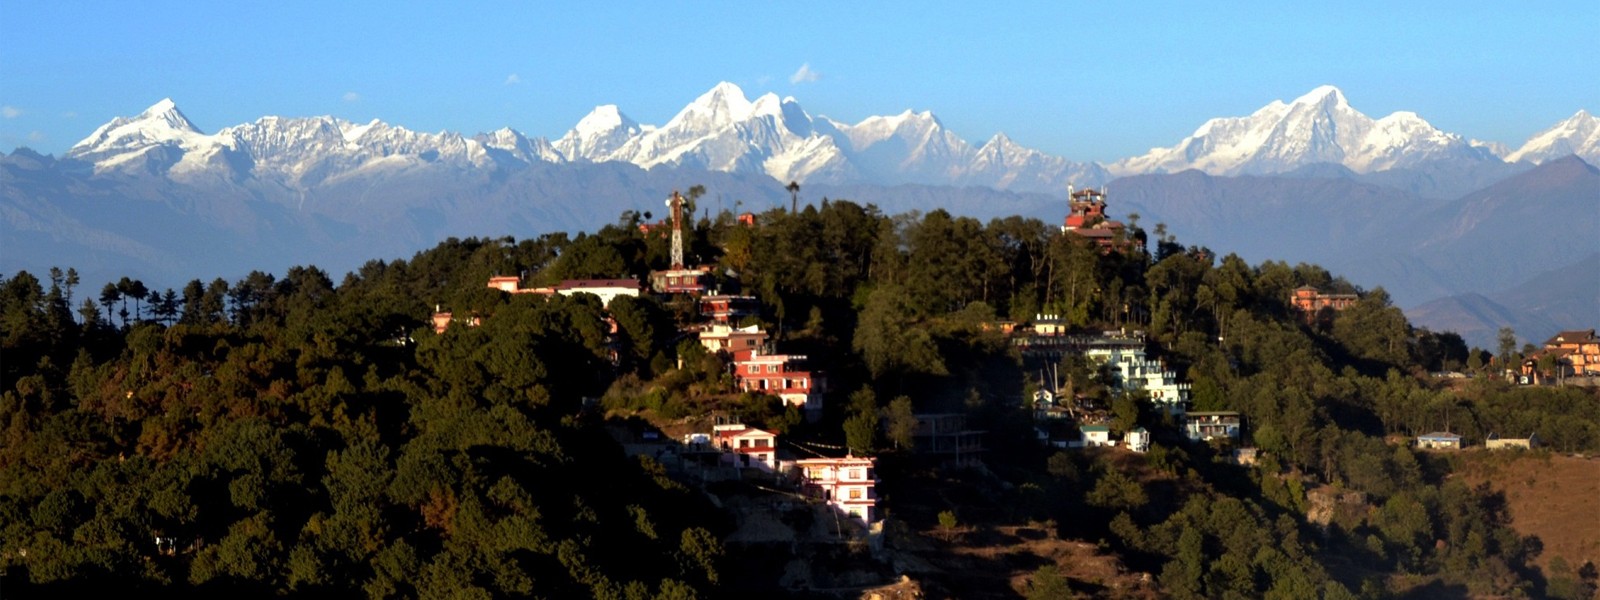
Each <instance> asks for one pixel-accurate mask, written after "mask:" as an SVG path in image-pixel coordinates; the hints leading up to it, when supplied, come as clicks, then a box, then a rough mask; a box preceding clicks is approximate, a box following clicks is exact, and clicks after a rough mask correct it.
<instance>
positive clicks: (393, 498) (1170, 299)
mask: <svg viewBox="0 0 1600 600" xmlns="http://www.w3.org/2000/svg"><path fill="white" fill-rule="evenodd" d="M788 189H789V191H790V192H791V203H790V204H789V206H779V207H772V208H770V209H768V210H765V211H763V212H760V213H755V212H743V211H740V210H738V208H739V206H738V204H737V203H735V206H736V209H735V210H721V211H717V212H716V213H713V212H712V211H710V210H708V209H701V208H699V205H700V204H701V203H702V200H704V198H705V196H706V190H705V189H703V188H700V187H699V186H694V187H691V188H689V189H688V190H687V191H686V192H685V193H678V192H674V193H673V194H672V195H671V196H670V197H669V198H668V199H667V200H666V205H665V211H664V216H663V217H661V218H659V219H658V218H655V216H654V215H653V214H652V212H651V211H627V212H625V213H623V214H622V215H620V216H619V218H618V221H617V222H616V223H615V224H613V225H608V226H606V227H604V228H602V229H601V230H599V231H596V232H583V233H577V234H575V235H569V234H566V233H552V234H546V235H542V236H539V237H536V238H532V239H524V240H516V239H513V238H499V239H465V240H462V239H453V238H452V239H449V240H446V241H444V242H442V243H441V244H440V245H439V246H438V247H436V248H434V249H431V250H428V251H424V252H420V253H418V254H417V255H416V256H414V257H413V258H411V259H409V260H394V261H384V260H373V261H369V262H368V263H367V264H366V265H364V266H363V267H362V268H361V269H359V270H357V271H355V272H352V273H349V274H348V275H346V276H345V277H344V278H343V279H342V280H341V281H339V282H338V283H337V284H336V283H335V281H334V279H333V278H332V277H329V276H328V274H326V273H324V272H322V271H321V270H320V269H318V268H316V267H314V266H307V267H296V268H294V269H291V270H289V271H288V272H287V273H286V274H285V275H284V276H283V277H282V278H281V279H280V278H278V277H277V276H274V275H271V274H267V273H261V272H256V273H252V274H250V275H249V276H247V277H245V278H242V279H240V280H238V281H234V282H229V281H226V280H223V279H217V280H214V281H211V282H209V283H206V282H202V281H199V280H195V281H191V282H190V283H189V285H187V286H185V287H184V288H183V290H182V291H181V292H177V291H173V290H166V291H165V292H160V293H158V292H156V291H154V290H146V289H143V288H144V286H143V284H142V283H139V282H137V281H135V280H130V279H125V280H124V281H122V282H117V283H111V284H107V285H106V286H105V288H103V290H102V292H101V294H100V295H99V296H98V297H96V298H82V297H81V295H80V296H79V300H81V302H77V301H74V294H75V287H76V286H78V285H79V284H80V282H79V281H78V277H77V276H76V273H75V272H74V271H71V270H70V269H69V270H68V271H65V272H62V271H60V270H53V271H52V272H51V273H50V274H49V275H48V277H46V278H45V279H40V278H38V277H36V276H34V275H32V274H28V273H19V274H16V275H15V276H12V277H9V278H7V279H5V280H4V281H0V317H3V318H0V324H3V325H4V328H5V329H4V331H3V333H4V335H3V336H0V338H3V341H4V345H3V347H0V350H3V352H4V355H3V360H0V375H3V377H4V381H3V383H4V388H3V389H4V393H3V395H0V400H3V402H0V427H3V431H0V433H3V434H4V436H5V442H4V443H3V444H0V569H3V571H0V573H3V574H4V585H5V586H7V587H6V591H7V592H12V591H16V592H17V593H19V594H23V595H36V596H53V595H82V594H104V593H113V592H116V593H126V592H129V591H131V592H133V593H138V594H141V595H156V594H166V595H173V594H175V595H178V596H197V597H200V596H203V597H213V596H217V595H246V596H271V595H301V594H310V595H331V596H341V597H348V596H363V595H364V596H366V597H369V598H390V597H418V596H427V597H457V596H460V597H597V598H622V599H635V598H638V599H643V598H710V597H728V596H738V597H793V598H880V599H882V598H919V597H920V598H1018V597H1027V598H1064V597H1098V598H1165V597H1175V598H1207V597H1271V598H1395V597H1413V596H1428V595H1445V596H1482V597H1489V596H1541V595H1542V596H1548V597H1561V598H1583V597H1586V594H1592V593H1593V591H1594V589H1595V587H1596V575H1595V567H1594V563H1595V562H1596V561H1600V548H1597V547H1595V546H1594V545H1593V544H1592V543H1590V542H1592V540H1593V539H1600V531H1597V530H1596V528H1595V527H1592V526H1587V525H1586V523H1588V522H1592V520H1585V519H1584V518H1583V517H1582V516H1581V515H1583V514H1584V512H1583V511H1584V510H1592V506H1587V505H1585V504H1584V502H1586V501H1587V500H1586V499H1589V498H1592V497H1593V494H1590V493H1589V492H1586V491H1584V490H1587V489H1588V488H1587V487H1584V486H1588V485H1591V484H1592V483H1593V482H1590V481H1588V480H1586V479H1585V478H1584V477H1583V476H1582V475H1581V474H1582V473H1587V472H1592V469H1593V465H1594V464H1595V463H1594V462H1593V460H1594V459H1592V458H1588V457H1592V456H1594V455H1595V454H1600V395H1597V389H1600V388H1597V387H1596V386H1595V385H1594V384H1595V375H1596V374H1595V369H1596V368H1600V341H1597V339H1596V336H1595V333H1594V331H1593V330H1587V331H1573V332H1563V333H1561V334H1560V335H1558V336H1555V337H1554V338H1553V339H1551V340H1549V341H1548V342H1547V343H1546V344H1545V345H1544V346H1543V347H1534V346H1531V345H1530V346H1525V347H1522V348H1518V347H1516V344H1515V342H1516V338H1515V336H1514V334H1513V335H1508V336H1505V337H1507V338H1508V341H1505V342H1503V343H1502V344H1501V347H1500V348H1498V349H1495V350H1497V351H1491V350H1486V349H1479V348H1468V347H1467V346H1466V344H1464V343H1463V342H1462V340H1461V338H1460V337H1459V336H1456V335H1454V334H1452V333H1449V332H1432V331H1428V330H1426V329H1419V328H1414V327H1412V326H1411V325H1410V324H1408V323H1407V322H1406V320H1405V318H1404V317H1403V315H1402V314H1401V313H1400V311H1399V310H1398V309H1397V308H1395V307H1394V306H1392V305H1391V303H1390V301H1389V299H1388V296H1387V295H1386V294H1385V293H1384V291H1383V290H1381V289H1371V290H1367V289H1362V288H1361V287H1359V286H1357V285H1355V284H1353V283H1351V282H1349V281H1346V280H1344V279H1342V278H1340V277H1338V276H1336V275H1334V274H1331V273H1329V272H1327V271H1326V270H1324V269H1322V268H1320V267H1317V266H1315V265H1305V264H1301V265H1293V266H1291V265H1288V264H1285V263H1282V262H1274V261H1267V262H1264V263H1261V264H1259V265H1254V266H1252V265H1250V264H1247V263H1246V262H1245V261H1244V260H1242V259H1240V258H1239V257H1238V256H1236V255H1233V254H1224V255H1222V256H1220V257H1219V255H1218V254H1219V253H1218V252H1215V251H1213V250H1212V249H1209V248H1205V247H1197V246H1185V245H1183V244H1181V243H1179V241H1178V240H1177V239H1176V237H1175V236H1172V235H1170V234H1169V233H1168V232H1167V231H1166V226H1165V225H1164V224H1159V223H1158V224H1156V225H1155V226H1154V227H1152V228H1151V229H1150V231H1148V232H1147V231H1146V230H1145V228H1144V227H1143V226H1142V225H1141V224H1140V222H1139V221H1140V218H1139V216H1138V215H1135V214H1128V215H1125V216H1124V217H1123V219H1122V220H1120V221H1119V220H1113V219H1111V218H1110V217H1109V215H1110V214H1111V212H1112V210H1113V208H1114V207H1113V206H1111V205H1110V204H1109V202H1110V200H1109V199H1108V198H1107V195H1106V193H1105V190H1103V189H1068V190H1067V191H1066V195H1065V197H1064V199H1063V200H1064V202H1063V204H1062V207H1061V208H1062V209H1061V213H1060V217H1059V218H1060V221H1059V224H1058V223H1057V222H1055V221H1054V219H1052V222H1048V223H1047V222H1044V221H1040V220H1038V219H1030V218H1023V217H1008V218H1005V219H995V220H992V221H990V222H988V223H982V222H979V221H977V220H976V219H972V218H968V217H960V216H955V215H951V214H949V213H948V212H945V211H943V210H933V211H930V212H928V213H926V214H921V213H910V214H904V215H896V216H889V215H884V214H882V213H881V212H879V211H878V209H877V208H876V207H874V206H872V205H870V204H858V203H855V202H852V201H849V200H829V199H822V201H820V202H817V203H814V204H813V203H805V204H802V203H801V202H800V201H799V186H798V184H793V185H791V186H790V187H789V188H788ZM77 305H81V306H77ZM75 306H77V307H76V311H74V307H75ZM1507 333H1509V332H1507ZM1513 472H1514V473H1519V475H1517V476H1515V477H1512V476H1508V475H1504V473H1513ZM1566 473H1579V474H1580V475H1579V476H1577V477H1575V478H1566V477H1567V476H1566V475H1561V474H1566ZM1545 477H1550V478H1552V479H1549V480H1546V479H1543V478H1545ZM1469 482H1470V483H1469ZM1519 486H1520V487H1519ZM1555 489H1559V490H1560V493H1546V492H1547V491H1548V490H1555ZM1572 490H1578V491H1576V492H1573V491H1572ZM1524 491H1527V493H1528V494H1530V495H1529V496H1526V497H1525V496H1523V495H1522V493H1523V492H1524ZM1595 491H1596V492H1600V490H1595ZM1525 498H1528V499H1527V500H1525ZM1564 511H1565V512H1564ZM1552 514H1554V515H1561V516H1560V517H1559V518H1557V519H1555V520H1551V519H1549V518H1546V517H1548V516H1549V515H1552ZM1550 522H1560V523H1564V525H1563V526H1559V527H1550V526H1548V523H1550ZM1541 523H1543V525H1541Z"/></svg>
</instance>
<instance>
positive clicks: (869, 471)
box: [795, 456, 878, 525]
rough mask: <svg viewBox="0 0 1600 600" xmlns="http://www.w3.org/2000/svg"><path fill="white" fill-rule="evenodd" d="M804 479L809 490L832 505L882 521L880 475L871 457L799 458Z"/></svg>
mask: <svg viewBox="0 0 1600 600" xmlns="http://www.w3.org/2000/svg"><path fill="white" fill-rule="evenodd" d="M795 466H796V467H798V468H799V469H800V482H801V485H802V486H804V487H805V489H806V491H808V492H809V493H811V494H813V495H815V496H817V497H820V498H822V499H823V500H825V501H826V502H827V503H828V505H829V506H832V507H834V508H835V509H838V510H839V511H840V512H842V513H845V514H847V515H850V516H852V517H855V518H856V519H859V520H860V521H861V523H862V524H864V525H866V524H871V523H872V522H873V521H876V520H878V492H877V486H878V474H877V469H876V460H875V459H873V458H871V457H862V456H846V457H844V458H808V459H803V460H797V461H795Z"/></svg>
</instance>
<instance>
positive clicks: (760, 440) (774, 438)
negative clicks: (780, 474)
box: [711, 423, 778, 473]
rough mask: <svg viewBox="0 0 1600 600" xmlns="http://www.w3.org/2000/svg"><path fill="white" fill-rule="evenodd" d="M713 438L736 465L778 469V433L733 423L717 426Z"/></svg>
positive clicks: (713, 431)
mask: <svg viewBox="0 0 1600 600" xmlns="http://www.w3.org/2000/svg"><path fill="white" fill-rule="evenodd" d="M711 439H712V443H713V444H714V445H716V447H717V449H719V450H722V451H723V452H724V453H725V454H724V456H726V457H727V458H728V459H729V460H731V461H733V463H734V466H737V467H740V468H752V469H760V470H762V471H766V472H768V473H772V472H776V471H777V470H778V434H775V433H772V432H770V431H765V430H761V429H756V428H754V427H746V426H744V425H743V424H739V423H733V424H728V425H717V426H715V427H714V428H713V430H712V432H711Z"/></svg>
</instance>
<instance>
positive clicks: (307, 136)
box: [68, 83, 1107, 191]
mask: <svg viewBox="0 0 1600 600" xmlns="http://www.w3.org/2000/svg"><path fill="white" fill-rule="evenodd" d="M68 157H69V158H73V159H77V160H82V161H86V162H90V163H93V164H94V167H95V170H96V171H97V172H104V171H117V172H147V173H152V174H158V175H164V176H167V177H172V178H177V179H187V178H196V177H201V178H203V177H220V178H223V179H227V180H237V179H242V178H252V177H254V178H267V179H273V180H280V181H281V182H282V183H284V184H286V185H289V186H291V187H303V186H306V185H314V184H316V183H318V182H321V181H325V180H326V181H336V180H339V179H342V178H346V177H350V176H353V175H355V174H360V173H366V172H387V171H393V170H395V169H411V168H420V167H441V166H442V167H455V168H460V169H474V168H517V167H519V166H527V165H530V164H533V163H540V162H543V163H567V162H588V163H603V162H624V163H630V164H633V165H637V166H639V167H641V168H645V169H649V168H653V167H656V166H662V165H666V166H672V167H687V168H699V169H706V170H709V171H720V172H727V173H743V174H758V173H759V174H766V175H768V176H771V177H772V178H774V179H777V180H778V181H783V182H787V181H798V182H803V183H837V184H847V183H848V184H882V185H897V184H903V183H915V184H926V185H963V186H970V185H980V186H987V187H993V188H996V189H1007V190H1018V191H1056V190H1059V189H1061V188H1063V187H1065V186H1066V185H1068V184H1073V183H1075V184H1078V185H1097V184H1100V183H1104V182H1105V180H1106V179H1107V175H1106V172H1105V171H1104V169H1102V168H1101V167H1100V166H1099V165H1095V164H1084V163H1074V162H1071V161H1068V160H1065V159H1062V158H1059V157H1054V156H1050V155H1047V154H1044V153H1041V152H1038V151H1036V150H1031V149H1028V148H1023V147H1021V146H1018V145H1016V144H1015V143H1012V142H1011V141H1010V140H1009V139H1006V138H1004V136H999V137H997V138H995V139H994V140H991V141H990V142H989V143H988V144H986V145H985V146H984V147H982V148H974V147H973V146H972V145H971V144H969V143H967V142H966V141H965V140H962V139H961V138H960V137H959V136H957V135H955V134H954V133H953V132H951V131H950V130H948V129H946V128H945V127H944V125H943V123H940V122H939V119H938V118H937V117H935V116H933V114H932V113H931V112H920V113H915V112H911V111H906V112H904V113H902V114H899V115H895V116H889V117H869V118H867V119H864V120H862V121H861V122H860V123H857V124H855V125H848V124H844V123H840V122H837V121H833V120H831V119H828V118H826V117H812V116H811V115H810V114H809V113H807V112H806V110H805V109H804V108H802V107H801V106H800V104H799V102H798V101H796V100H795V99H794V98H783V99H779V98H778V96H776V95H774V94H770V93H769V94H765V95H763V96H760V97H758V98H756V99H755V100H754V101H752V100H750V99H748V98H747V97H746V96H745V94H744V91H743V90H741V89H740V88H739V86H737V85H734V84H732V83H719V84H717V85H716V86H715V87H713V88H711V90H710V91H708V92H706V93H705V94H703V95H701V96H700V97H699V98H696V99H695V100H694V101H693V102H691V103H689V104H688V105H687V106H685V107H684V108H683V110H682V111H680V112H679V113H678V114H677V115H676V116H674V117H673V118H672V119H671V120H670V121H668V122H667V123H666V124H665V125H662V126H660V127H656V126H651V125H643V124H640V123H638V122H636V121H634V120H633V119H630V118H628V116H627V115H625V114H624V113H623V112H622V111H621V110H620V109H619V108H618V107H616V106H615V105H604V106H600V107H597V108H595V109H594V111H592V112H591V113H589V114H588V115H587V116H585V117H584V118H583V119H582V120H580V121H579V122H578V124H577V126H575V127H574V128H573V129H572V130H571V131H568V132H567V133H566V134H565V135H563V136H562V137H561V138H560V139H558V140H556V141H555V142H554V143H551V142H549V141H548V140H546V139H544V138H536V137H528V136H526V135H524V134H522V133H521V132H518V131H516V130H513V129H509V128H505V129H500V130H496V131H494V132H491V133H481V134H477V135H475V136H472V137H470V138H469V137H465V136H462V135H461V134H458V133H452V132H442V133H438V134H427V133H418V132H413V131H410V130H407V129H405V128H403V127H398V126H393V125H389V124H387V123H384V122H382V121H377V120H374V121H372V122H370V123H366V124H357V123H352V122H349V121H344V120H341V119H336V118H333V117H296V118H288V117H270V116H269V117H262V118H261V119H258V120H257V121H256V122H254V123H248V124H244V125H237V126H233V127H227V128H224V129H222V130H220V131H218V132H217V133H215V134H211V135H207V134H205V133H203V132H201V131H200V130H199V129H198V128H196V127H195V126H194V125H193V124H192V123H190V122H189V121H188V119H186V118H184V116H183V113H182V112H180V111H179V110H178V108H177V106H176V105H175V104H174V103H173V102H172V101H171V100H170V99H168V100H162V101H161V102H158V103H156V105H154V106H152V107H150V109H149V110H146V111H145V112H143V113H140V114H139V115H138V116H136V117H132V118H125V117H119V118H117V119H115V120H113V121H111V122H110V123H107V124H106V125H105V126H103V127H101V128H100V129H99V130H96V131H95V133H94V134H93V135H91V136H89V137H88V138H87V139H85V140H83V141H82V142H79V143H78V145H76V146H74V147H73V148H72V149H71V150H70V151H68Z"/></svg>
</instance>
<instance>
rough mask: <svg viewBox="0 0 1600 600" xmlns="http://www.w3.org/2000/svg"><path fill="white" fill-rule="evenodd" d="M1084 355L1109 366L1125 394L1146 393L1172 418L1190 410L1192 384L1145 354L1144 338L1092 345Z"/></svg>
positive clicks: (1118, 387) (1114, 381)
mask: <svg viewBox="0 0 1600 600" xmlns="http://www.w3.org/2000/svg"><path fill="white" fill-rule="evenodd" d="M1083 354H1084V356H1086V357H1088V358H1089V359H1090V360H1093V361H1095V362H1097V363H1100V364H1103V365H1106V368H1107V369H1108V370H1109V371H1110V374H1111V381H1110V384H1111V386H1112V387H1113V388H1116V389H1117V390H1120V391H1122V392H1133V391H1137V390H1144V392H1145V393H1146V394H1148V395H1149V397H1150V402H1151V403H1153V404H1155V406H1156V407H1157V408H1160V409H1161V410H1163V411H1166V413H1167V414H1170V415H1173V416H1177V415H1179V414H1182V413H1183V411H1184V410H1186V409H1187V408H1188V405H1189V384H1187V383H1179V382H1178V374H1177V373H1174V372H1172V371H1168V370H1167V367H1166V365H1165V364H1163V363H1162V362H1161V361H1160V360H1158V359H1154V358H1151V357H1149V356H1148V355H1146V354H1145V351H1144V341H1143V340H1142V339H1139V340H1138V341H1137V343H1105V344H1095V345H1091V346H1089V347H1087V348H1085V349H1084V351H1083Z"/></svg>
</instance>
